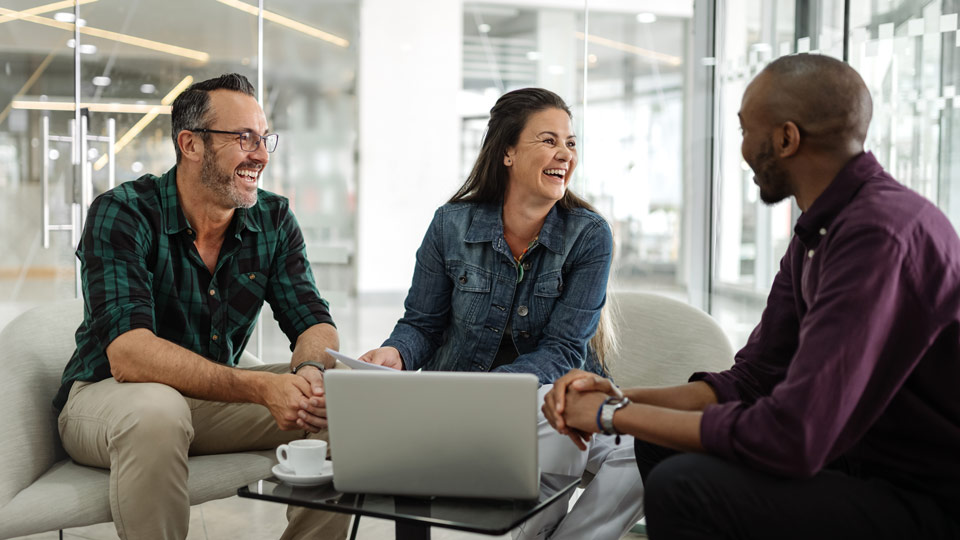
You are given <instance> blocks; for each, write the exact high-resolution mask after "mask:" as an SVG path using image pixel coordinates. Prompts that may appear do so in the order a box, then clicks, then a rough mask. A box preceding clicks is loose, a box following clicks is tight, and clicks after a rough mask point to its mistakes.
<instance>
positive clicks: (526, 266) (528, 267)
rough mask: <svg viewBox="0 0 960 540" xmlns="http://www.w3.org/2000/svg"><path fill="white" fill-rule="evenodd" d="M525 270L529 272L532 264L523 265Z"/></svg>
mask: <svg viewBox="0 0 960 540" xmlns="http://www.w3.org/2000/svg"><path fill="white" fill-rule="evenodd" d="M523 269H524V270H529V269H530V263H528V262H525V263H523Z"/></svg>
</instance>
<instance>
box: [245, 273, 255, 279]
mask: <svg viewBox="0 0 960 540" xmlns="http://www.w3.org/2000/svg"><path fill="white" fill-rule="evenodd" d="M247 277H248V278H250V279H257V275H256V274H250V275H249V276H247Z"/></svg>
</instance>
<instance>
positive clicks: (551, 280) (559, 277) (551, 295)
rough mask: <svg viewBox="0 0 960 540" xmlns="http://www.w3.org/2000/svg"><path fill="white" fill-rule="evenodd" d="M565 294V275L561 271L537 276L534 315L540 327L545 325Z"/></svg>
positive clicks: (534, 293) (534, 290)
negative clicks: (561, 296)
mask: <svg viewBox="0 0 960 540" xmlns="http://www.w3.org/2000/svg"><path fill="white" fill-rule="evenodd" d="M562 293H563V273H562V272H561V271H560V270H554V271H552V272H545V273H543V274H540V275H539V276H537V284H536V285H535V286H534V289H533V301H534V305H535V306H536V309H534V310H533V311H534V314H535V316H536V321H537V322H538V324H539V325H541V326H542V325H545V324H546V323H547V321H548V320H549V319H550V313H551V312H552V311H553V308H554V306H555V305H556V303H557V299H558V298H560V295H561V294H562Z"/></svg>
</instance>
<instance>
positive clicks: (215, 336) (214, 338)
mask: <svg viewBox="0 0 960 540" xmlns="http://www.w3.org/2000/svg"><path fill="white" fill-rule="evenodd" d="M218 337H220V336H218V335H216V334H214V335H213V338H212V339H213V340H214V341H216V340H217V338H218Z"/></svg>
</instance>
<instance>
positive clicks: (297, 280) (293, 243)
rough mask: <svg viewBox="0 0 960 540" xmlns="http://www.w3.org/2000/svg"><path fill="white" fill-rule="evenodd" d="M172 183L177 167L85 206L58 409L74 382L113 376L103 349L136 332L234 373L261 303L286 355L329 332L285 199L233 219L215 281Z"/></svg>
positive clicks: (273, 198)
mask: <svg viewBox="0 0 960 540" xmlns="http://www.w3.org/2000/svg"><path fill="white" fill-rule="evenodd" d="M176 179H177V175H176V167H174V168H172V169H170V170H169V171H168V172H167V173H166V174H164V175H163V176H161V177H159V178H157V177H156V176H153V175H145V176H143V177H141V178H139V179H138V180H135V181H132V182H127V183H124V184H122V185H120V186H118V187H117V188H115V189H112V190H110V191H108V192H106V193H104V194H103V195H101V196H100V197H98V198H97V199H96V200H95V201H94V202H93V204H92V205H91V206H90V212H89V215H88V218H87V222H86V225H85V227H84V230H83V236H82V238H81V240H80V246H79V247H78V248H77V257H78V258H79V259H80V263H81V276H82V278H83V297H84V314H83V323H82V324H81V325H80V328H79V329H78V330H77V334H76V340H77V349H76V351H75V352H74V353H73V356H72V357H71V358H70V361H69V362H68V363H67V366H66V368H65V369H64V372H63V377H62V386H61V388H60V391H59V393H58V394H57V396H56V398H55V399H54V406H56V407H57V408H58V409H60V408H62V407H63V405H64V404H65V403H66V399H67V394H68V393H69V391H70V387H71V385H72V384H73V381H77V380H80V381H99V380H103V379H106V378H108V377H110V376H111V375H110V366H109V364H108V362H107V356H106V349H107V346H108V345H109V344H110V343H111V342H112V341H113V340H114V339H116V338H117V337H118V336H119V335H121V334H123V333H124V332H127V331H129V330H133V329H135V328H147V329H149V330H151V331H153V332H154V333H155V334H156V335H157V336H159V337H161V338H163V339H166V340H169V341H171V342H174V343H176V344H178V345H180V346H182V347H184V348H187V349H189V350H191V351H193V352H195V353H197V354H199V355H200V356H203V357H205V358H208V359H210V360H212V361H214V362H219V363H221V364H226V365H231V366H232V365H235V364H236V361H237V359H238V358H239V357H240V354H241V353H242V352H243V350H244V348H245V347H246V345H247V342H248V341H249V339H250V335H251V333H252V332H253V328H254V324H255V322H256V320H257V316H258V315H259V313H260V308H261V307H262V306H263V301H264V300H266V301H267V302H269V303H270V306H271V308H272V309H273V313H274V317H275V318H276V319H277V322H278V323H279V324H280V329H281V330H282V331H283V333H284V334H286V336H287V338H288V339H289V340H290V348H291V350H292V349H293V346H294V344H295V343H296V340H297V337H298V336H299V335H300V334H301V333H302V332H303V331H305V330H306V329H307V328H309V327H310V326H312V325H314V324H319V323H328V324H333V319H332V318H331V317H330V312H329V311H328V309H327V308H328V303H327V301H326V300H324V299H323V298H321V297H320V294H319V292H318V291H317V287H316V284H315V283H314V280H313V273H312V272H311V271H310V265H309V263H308V262H307V258H306V246H305V244H304V241H303V235H302V234H301V233H300V226H299V225H298V224H297V220H296V218H295V217H294V215H293V212H291V210H290V205H289V202H288V201H287V199H286V198H284V197H280V196H278V195H274V194H272V193H270V192H267V191H263V190H260V191H259V192H258V202H257V204H256V205H255V206H254V207H252V208H249V209H238V210H237V211H236V212H235V214H234V217H233V221H232V223H231V224H230V226H229V227H228V229H227V233H226V238H225V239H224V242H223V246H222V247H221V249H220V256H219V258H218V260H217V266H216V268H215V271H214V273H213V274H212V275H211V274H210V271H209V269H208V268H207V266H206V264H204V262H203V260H202V259H201V258H200V254H199V252H198V251H197V249H196V247H195V246H194V235H195V234H196V233H195V232H194V230H193V229H192V228H191V227H190V224H189V223H187V219H186V217H185V216H184V215H183V211H182V209H181V208H180V205H179V204H178V201H177V182H176Z"/></svg>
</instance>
